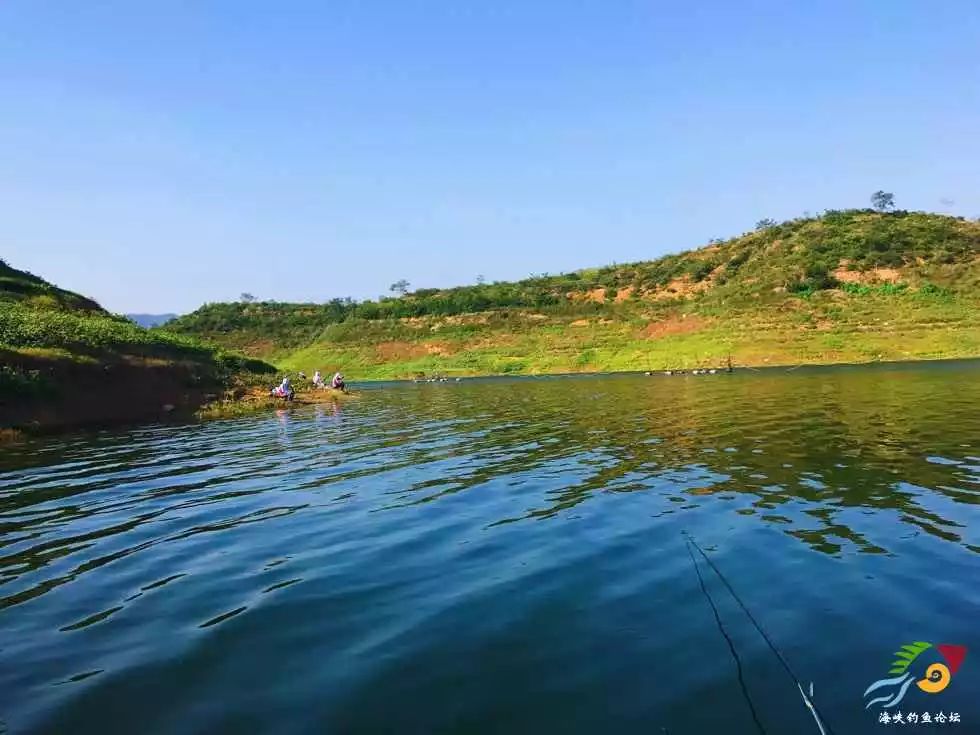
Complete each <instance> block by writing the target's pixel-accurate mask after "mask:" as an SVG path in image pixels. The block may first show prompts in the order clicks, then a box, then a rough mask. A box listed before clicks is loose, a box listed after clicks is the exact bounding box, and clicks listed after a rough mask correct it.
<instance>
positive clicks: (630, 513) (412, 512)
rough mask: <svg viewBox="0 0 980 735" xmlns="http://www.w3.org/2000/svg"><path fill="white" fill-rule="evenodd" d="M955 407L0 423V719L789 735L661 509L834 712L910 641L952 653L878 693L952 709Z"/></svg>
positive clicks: (967, 706) (879, 372)
mask: <svg viewBox="0 0 980 735" xmlns="http://www.w3.org/2000/svg"><path fill="white" fill-rule="evenodd" d="M978 406H980V368H978V366H977V365H976V364H971V363H951V364H936V365H919V366H879V367H874V368H836V369H824V370H807V369H801V370H797V371H792V372H786V371H768V372H752V371H745V372H742V373H736V374H734V375H717V376H705V377H695V376H684V377H672V378H665V377H653V378H651V377H628V376H616V377H581V378H548V379H521V380H516V379H515V380H484V381H464V382H462V383H448V384H435V385H387V386H379V387H375V388H371V389H365V390H363V392H362V395H361V397H360V398H359V399H358V400H356V401H351V402H348V403H345V404H343V405H341V406H333V405H331V404H327V405H324V406H319V407H297V408H295V409H290V410H287V411H280V412H277V413H268V414H261V415H257V416H253V417H248V418H243V419H235V420H229V421H216V422H211V423H206V424H200V425H189V426H151V427H144V428H138V429H134V430H125V431H118V430H117V431H104V432H99V433H91V434H87V435H75V436H68V437H61V438H55V439H44V440H33V441H31V442H30V443H28V444H25V445H21V446H15V447H5V448H3V449H2V450H0V451H2V454H0V720H2V721H3V722H5V723H6V727H7V728H8V729H9V731H10V732H52V733H53V732H72V733H87V732H93V733H94V732H107V731H111V732H140V733H189V732H200V733H205V732H207V733H217V732H276V733H324V732H329V733H357V732H401V733H416V732H418V733H423V732H465V733H497V732H507V733H518V732H561V733H592V732H653V733H661V732H664V731H666V732H669V733H675V734H676V733H707V732H726V733H758V732H760V731H764V732H769V733H781V732H816V729H815V727H814V724H813V721H812V719H811V717H810V714H809V713H808V711H807V710H806V709H805V708H804V707H803V706H802V704H801V701H800V698H799V695H798V693H797V690H796V685H795V684H794V683H793V681H792V680H791V679H790V678H789V677H788V676H787V674H786V672H785V671H784V670H783V668H782V667H781V665H780V663H779V661H778V660H777V658H776V656H775V655H774V654H773V653H772V652H771V651H770V650H769V649H768V648H767V646H766V644H765V642H764V641H763V640H762V638H761V636H760V635H759V634H758V633H757V632H756V631H755V630H754V629H753V627H752V625H751V623H750V622H749V621H748V619H747V618H746V617H745V615H744V613H743V612H742V611H741V610H740V609H739V607H738V605H737V604H736V603H735V602H734V601H733V600H732V598H731V596H730V595H729V594H728V593H727V591H726V590H725V588H724V586H723V585H722V584H721V582H720V581H719V580H718V578H717V577H715V576H713V573H712V572H711V571H710V569H709V568H708V567H707V566H706V565H704V564H703V563H702V564H701V565H700V567H699V569H700V571H701V573H702V575H703V576H704V581H705V587H706V589H707V592H708V594H709V595H710V596H711V600H712V602H714V604H715V605H716V606H717V609H718V618H719V619H720V620H721V623H722V626H721V628H722V629H719V624H718V620H717V619H716V618H715V616H714V614H713V612H712V609H711V605H710V603H709V600H708V599H707V598H706V596H705V594H704V592H703V591H702V589H701V587H700V586H699V583H698V577H697V573H696V571H695V567H694V565H693V563H692V558H691V556H690V555H689V553H688V549H687V546H686V545H685V541H684V538H685V537H684V535H683V534H684V533H687V534H690V535H691V536H692V537H693V538H695V539H696V540H697V541H698V542H699V543H700V544H701V546H702V547H703V548H704V549H705V550H706V551H707V553H708V554H709V555H710V556H711V558H712V560H713V561H715V563H716V564H717V565H718V567H719V569H721V570H722V571H723V573H724V574H725V576H726V577H727V578H728V579H729V581H730V582H731V584H732V586H733V587H734V588H735V589H736V590H737V592H738V593H739V595H740V596H741V597H742V599H743V600H744V602H745V603H746V605H747V606H748V607H749V609H750V610H751V611H752V612H753V614H754V615H755V617H756V618H757V619H758V620H759V622H760V623H761V624H762V625H763V627H764V628H765V630H766V631H767V633H768V634H769V636H770V638H771V639H772V640H773V642H774V643H775V644H776V645H777V647H778V648H779V650H780V651H781V653H782V654H783V655H784V656H785V658H786V660H787V661H788V662H789V663H790V664H791V666H792V668H793V670H794V671H795V672H796V673H797V674H798V675H799V676H800V677H801V678H802V679H804V680H805V682H806V683H809V682H810V681H812V682H814V689H815V694H816V701H817V703H818V706H819V707H820V709H821V711H822V712H824V714H825V715H826V717H827V719H828V722H829V724H830V725H831V727H832V729H833V731H834V732H836V733H862V732H874V731H875V730H874V728H876V727H880V726H879V725H878V724H876V723H877V720H876V714H875V713H873V712H866V711H865V710H864V709H863V700H862V693H863V692H864V689H865V688H866V687H867V685H868V684H869V683H871V682H872V681H874V680H875V679H879V678H882V677H883V676H885V675H886V672H887V670H888V667H889V665H890V664H891V661H892V659H893V658H894V656H893V655H892V654H893V652H894V651H895V650H896V649H897V648H898V646H899V645H901V644H903V643H907V642H910V641H916V640H924V641H931V642H934V643H958V644H963V645H966V646H969V647H971V649H972V650H971V652H970V654H969V655H968V657H967V660H966V663H965V664H964V665H963V667H962V669H961V670H960V671H959V672H958V673H957V675H956V676H955V677H954V679H953V682H952V684H951V685H950V687H949V688H948V689H947V690H946V691H945V692H943V693H941V694H938V695H932V696H929V695H925V694H924V693H922V692H918V691H917V690H915V689H913V690H911V691H910V693H909V694H908V696H907V698H906V701H905V702H903V703H902V708H904V709H907V710H918V711H926V710H929V711H932V712H937V711H939V710H943V711H947V712H948V711H957V712H959V713H960V715H961V718H962V721H963V724H962V725H960V726H959V727H960V729H959V730H954V731H959V732H971V731H980V705H978V703H977V702H976V701H975V694H976V692H977V691H980V627H978V620H980V588H978V584H977V582H978V572H980V411H978ZM725 635H727V636H728V637H729V638H730V639H731V642H732V646H731V647H730V646H729V644H728V642H727V641H726V638H725ZM731 648H734V649H735V652H736V654H737V656H738V661H736V660H735V659H733V656H732V650H731ZM738 666H740V667H741V670H742V678H741V682H740V680H739V676H738ZM753 709H754V710H755V715H756V717H755V719H754V718H753V713H752V710H753ZM950 727H956V726H950Z"/></svg>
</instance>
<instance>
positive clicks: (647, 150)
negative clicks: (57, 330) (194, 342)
mask: <svg viewBox="0 0 980 735" xmlns="http://www.w3.org/2000/svg"><path fill="white" fill-rule="evenodd" d="M0 85H2V86H0V89H2V98H0V99H2V102H0V105H2V107H0V257H3V258H5V259H7V260H8V261H9V262H10V264H11V265H14V266H18V267H22V268H27V269H28V270H31V271H33V272H35V273H37V274H38V275H41V276H44V277H46V278H48V279H49V280H51V281H53V282H55V283H57V284H59V285H62V286H65V287H67V288H71V289H73V290H76V291H80V292H82V293H84V294H86V295H90V296H92V297H94V298H96V299H98V300H99V301H101V302H102V303H103V304H104V305H105V306H106V307H107V308H109V309H112V310H114V311H120V312H132V311H141V312H142V311H149V312H165V311H178V312H184V311H190V310H192V309H194V308H196V307H197V306H199V305H200V304H202V303H204V302H206V301H219V300H229V299H235V298H237V297H238V295H239V294H240V293H241V292H243V291H249V292H252V293H254V294H255V295H256V296H258V297H259V298H269V299H279V300H312V301H323V300H326V299H329V298H332V297H335V296H353V297H355V298H364V297H376V296H378V295H379V294H381V293H384V292H386V290H387V287H388V285H389V284H390V283H392V282H393V281H395V280H398V279H400V278H406V279H408V280H409V281H410V282H411V283H412V285H413V286H417V287H422V286H442V285H455V284H461V283H472V282H474V280H475V278H476V276H477V275H478V274H482V275H484V276H485V277H486V278H487V279H488V280H494V279H511V278H520V277H524V276H526V275H528V274H529V273H532V272H533V273H541V272H551V273H555V272H559V271H563V270H571V269H575V268H580V267H585V266H591V265H600V264H605V263H611V262H626V261H631V260H643V259H649V258H653V257H656V256H658V255H661V254H663V253H667V252H671V251H677V250H680V249H685V248H688V247H694V246H697V245H700V244H703V243H704V242H705V241H706V240H708V239H709V238H712V237H725V236H729V235H733V234H737V233H739V232H742V231H744V230H747V229H750V228H751V227H752V225H753V224H754V222H755V221H756V220H758V219H760V218H763V217H773V218H775V219H783V218H787V217H792V216H797V215H799V214H801V213H803V212H804V211H807V210H809V211H813V212H816V211H819V210H822V209H825V208H836V207H847V206H866V205H867V203H868V197H869V195H870V193H871V192H872V191H874V190H876V189H879V188H884V189H885V190H888V191H893V192H894V193H895V197H896V203H897V204H898V205H899V206H901V207H905V208H909V209H928V210H939V211H948V212H952V213H956V214H962V215H965V216H971V217H975V216H978V215H980V5H978V4H977V2H976V0H942V1H941V2H926V1H925V0H916V1H914V2H913V1H909V0H889V1H887V2H884V1H881V0H867V1H864V2H862V1H860V0H840V1H839V2H832V1H821V0H817V1H814V2H787V1H786V0H773V1H772V2H730V1H729V0H718V1H715V2H708V1H707V0H702V1H700V2H681V1H680V0H675V1H673V2H656V1H655V0H642V1H641V0H373V1H372V0H361V1H355V0H331V1H330V2H323V1H322V0H290V1H287V2H280V3H274V2H267V1H265V2H252V1H250V0H210V1H208V2H197V1H196V0H183V1H182V0H169V1H166V2H164V1H162V0H139V1H138V2H134V1H133V0H103V1H98V0H89V1H87V2H80V1H79V0H47V1H46V2H37V1H36V0H5V2H3V3H0Z"/></svg>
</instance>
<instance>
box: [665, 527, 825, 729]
mask: <svg viewBox="0 0 980 735" xmlns="http://www.w3.org/2000/svg"><path fill="white" fill-rule="evenodd" d="M684 536H685V538H687V540H688V541H689V542H690V543H691V544H692V545H693V546H694V548H695V549H697V550H698V552H699V553H700V554H701V556H703V557H704V560H705V561H706V562H708V566H710V567H711V568H712V569H713V570H714V572H715V574H717V575H718V579H720V580H721V581H722V584H724V585H725V587H727V588H728V591H729V593H731V596H732V597H733V598H735V602H737V603H738V606H739V607H740V608H742V612H744V613H745V615H746V617H748V619H749V620H750V621H751V622H752V625H754V626H755V629H756V630H757V631H759V635H761V636H762V639H763V640H764V641H765V642H766V645H768V646H769V649H770V650H771V651H772V652H773V653H774V654H776V658H777V659H779V663H781V664H782V665H783V668H784V669H786V673H787V674H789V676H790V678H791V679H792V680H793V681H794V682H795V683H796V686H797V687H798V688H799V690H800V696H802V697H803V702H804V703H805V704H806V706H807V707H809V708H810V714H812V715H813V719H814V720H816V722H817V727H819V728H820V732H822V733H823V732H827V733H829V734H830V735H834V731H833V729H832V728H831V727H830V725H829V724H826V730H825V729H824V725H825V723H826V722H827V718H826V717H824V715H823V713H821V712H820V710H818V709H817V705H816V704H815V703H814V702H813V701H812V700H811V699H810V698H809V697H807V695H806V692H805V691H804V689H803V684H801V683H800V678H799V677H798V676H797V675H796V673H795V672H794V671H793V668H792V667H791V666H790V665H789V662H788V661H787V660H786V659H785V658H784V657H783V654H781V653H780V652H779V649H778V648H776V644H775V643H773V642H772V639H771V638H770V637H769V636H768V635H767V634H766V631H765V630H763V629H762V626H761V625H760V624H759V621H758V620H756V619H755V616H753V615H752V613H751V612H749V608H748V607H746V605H745V603H744V602H742V598H741V597H739V596H738V593H737V592H735V589H734V588H733V587H732V586H731V584H729V582H728V580H727V579H726V578H725V575H724V574H722V573H721V570H720V569H719V568H718V567H717V566H715V563H714V562H713V561H711V559H710V557H709V556H708V555H707V554H705V553H704V549H702V548H701V547H700V546H698V542H697V541H695V540H694V539H693V538H692V537H691V536H690V535H688V534H687V533H686V532H685V533H684ZM688 551H689V552H690V547H688ZM698 576H700V574H699V575H698ZM810 696H811V697H812V696H813V691H812V685H811V692H810Z"/></svg>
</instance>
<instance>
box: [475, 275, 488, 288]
mask: <svg viewBox="0 0 980 735" xmlns="http://www.w3.org/2000/svg"><path fill="white" fill-rule="evenodd" d="M486 282H487V279H486V278H485V277H484V275H483V274H482V273H481V274H480V275H478V276H477V277H476V285H478V286H482V285H483V284H484V283H486Z"/></svg>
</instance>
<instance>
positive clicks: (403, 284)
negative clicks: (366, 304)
mask: <svg viewBox="0 0 980 735" xmlns="http://www.w3.org/2000/svg"><path fill="white" fill-rule="evenodd" d="M410 285H411V284H410V283H409V282H408V281H406V280H405V279H404V278H402V279H401V280H400V281H395V282H394V283H393V284H391V285H390V286H389V287H388V290H389V291H391V292H392V293H396V294H398V295H399V296H404V295H405V294H407V293H408V287H409V286H410Z"/></svg>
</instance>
